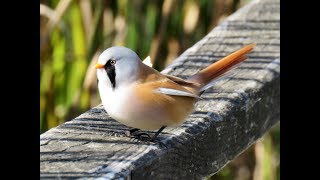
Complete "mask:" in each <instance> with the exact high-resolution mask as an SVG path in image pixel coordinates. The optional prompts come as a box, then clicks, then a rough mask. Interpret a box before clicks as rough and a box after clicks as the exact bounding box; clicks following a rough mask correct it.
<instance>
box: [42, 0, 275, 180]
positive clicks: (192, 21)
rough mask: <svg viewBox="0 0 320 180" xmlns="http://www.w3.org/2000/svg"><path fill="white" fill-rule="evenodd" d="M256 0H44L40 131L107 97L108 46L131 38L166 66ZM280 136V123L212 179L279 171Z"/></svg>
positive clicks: (267, 175) (142, 54)
mask: <svg viewBox="0 0 320 180" xmlns="http://www.w3.org/2000/svg"><path fill="white" fill-rule="evenodd" d="M248 1H249V0H175V1H173V0H158V1H146V0H141V1H140V0H74V1H72V0H40V134H41V133H43V132H45V131H46V130H48V129H50V128H52V127H55V126H57V125H59V124H61V123H63V122H65V121H67V120H71V119H72V118H74V117H76V116H78V115H79V114H81V113H83V112H84V111H86V110H88V109H89V108H91V107H94V106H96V105H98V104H99V103H100V102H101V101H100V98H99V94H98V91H97V87H96V86H97V84H96V74H95V69H94V68H93V66H94V64H95V62H96V61H97V58H98V55H99V54H100V53H101V52H102V51H103V50H104V49H106V48H108V47H110V46H114V45H123V46H127V47H129V48H131V49H132V50H134V51H135V52H137V54H138V55H139V56H140V58H141V59H144V58H145V57H147V56H150V57H151V60H152V64H153V67H154V68H156V69H158V70H162V69H163V68H164V67H166V66H167V65H168V64H170V63H171V62H172V60H174V59H175V58H176V57H178V56H179V55H180V54H181V53H182V52H184V51H185V50H186V49H187V48H189V47H191V46H192V45H193V44H195V43H196V42H197V41H199V40H200V39H201V38H203V37H204V36H205V35H206V34H207V33H208V32H209V31H211V30H212V28H213V27H215V26H216V25H217V24H218V23H219V22H220V21H221V20H223V19H224V18H225V17H227V16H228V15H230V14H231V13H233V12H234V11H235V10H237V9H238V8H239V7H241V6H242V5H244V4H246V3H248ZM279 139H280V137H279V128H274V129H273V131H272V132H271V135H270V134H269V135H266V136H265V138H264V139H263V140H262V141H260V142H259V143H257V144H256V145H255V146H252V147H251V148H250V149H249V150H247V151H245V152H244V153H243V155H241V156H239V157H238V158H236V160H234V161H233V162H231V163H230V164H229V165H228V166H226V167H225V168H224V170H222V171H220V172H219V173H218V174H217V175H215V176H212V177H211V179H246V178H243V177H249V179H254V176H256V177H263V178H262V179H263V180H264V179H279V174H280V168H279V166H276V168H275V165H274V164H276V165H278V164H277V163H279V162H278V161H279V156H280V155H279V151H280V147H279ZM259 148H260V149H259ZM258 151H261V152H260V153H256V154H255V152H258ZM257 154H262V157H258V156H257ZM275 157H276V158H275ZM239 159H240V160H239ZM241 159H242V160H241ZM274 159H276V162H274V161H275V160H274ZM258 161H259V163H256V162H258ZM237 163H238V165H237ZM239 163H240V164H239ZM241 163H242V164H241ZM244 167H246V168H247V169H246V168H244ZM241 168H242V170H241ZM257 168H260V169H259V170H256V169H257ZM241 172H242V173H241ZM245 172H247V174H248V172H249V175H247V176H246V175H245ZM237 173H238V174H237ZM239 173H240V175H239ZM259 173H260V174H259ZM241 174H242V175H241ZM239 177H240V178H239ZM241 177H242V178H241Z"/></svg>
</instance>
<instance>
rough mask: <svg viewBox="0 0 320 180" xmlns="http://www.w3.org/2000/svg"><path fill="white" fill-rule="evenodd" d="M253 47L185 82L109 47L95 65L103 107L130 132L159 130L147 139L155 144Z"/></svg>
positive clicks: (126, 50)
mask: <svg viewBox="0 0 320 180" xmlns="http://www.w3.org/2000/svg"><path fill="white" fill-rule="evenodd" d="M254 46H255V43H252V44H249V45H247V46H244V47H243V48H241V49H239V50H237V51H235V52H233V53H231V54H230V55H228V56H226V57H224V58H222V59H220V60H219V61H217V62H215V63H213V64H211V65H209V66H208V67H206V68H205V69H203V70H201V71H200V72H198V73H196V74H194V75H192V76H190V77H189V78H187V79H186V80H184V79H182V78H179V77H175V76H171V75H167V74H162V73H160V72H159V71H157V70H155V69H153V68H152V67H149V66H147V65H145V64H143V63H142V61H141V59H140V58H139V57H138V55H137V54H136V53H135V52H134V51H132V50H131V49H129V48H126V47H122V46H114V47H110V48H108V49H106V50H105V51H104V52H102V54H101V55H100V56H99V59H98V63H97V64H96V65H95V68H96V69H97V78H98V89H99V93H100V97H101V101H102V104H103V106H104V108H105V110H106V111H107V113H108V114H109V115H110V116H111V117H112V118H114V119H115V120H117V121H118V122H120V123H122V124H124V125H126V126H129V127H132V128H133V129H131V130H130V133H133V132H135V131H138V130H158V131H157V133H155V135H154V136H153V137H152V138H150V139H149V140H150V141H154V140H155V139H156V137H157V136H158V135H159V133H161V131H162V130H163V129H164V128H165V127H167V126H179V125H181V124H182V123H183V122H184V121H185V119H186V117H187V116H188V115H189V114H190V113H191V112H192V111H193V109H194V105H195V103H196V102H197V100H198V99H199V98H200V95H201V94H202V93H203V92H204V91H205V90H206V89H208V88H210V87H212V86H213V84H214V83H215V82H216V81H217V80H218V79H220V78H221V77H222V76H224V75H226V74H227V72H228V71H229V70H231V69H233V68H235V67H237V65H238V64H239V63H241V62H243V61H244V60H245V59H247V57H246V54H247V53H249V52H250V51H251V50H252V49H253V48H254ZM144 134H145V133H144Z"/></svg>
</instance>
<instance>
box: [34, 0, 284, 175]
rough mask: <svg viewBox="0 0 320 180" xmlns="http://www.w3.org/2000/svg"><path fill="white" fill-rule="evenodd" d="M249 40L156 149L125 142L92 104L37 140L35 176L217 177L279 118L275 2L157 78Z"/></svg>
mask: <svg viewBox="0 0 320 180" xmlns="http://www.w3.org/2000/svg"><path fill="white" fill-rule="evenodd" d="M252 42H256V43H257V46H256V48H255V49H254V51H253V52H252V53H250V54H249V59H248V60H246V61H245V62H244V63H243V64H242V65H241V66H240V67H239V68H238V69H236V70H234V71H235V75H233V76H232V77H230V78H227V79H224V80H221V81H219V82H218V83H217V84H216V86H214V87H213V88H211V89H209V90H208V91H206V92H205V93H204V94H203V95H202V98H203V99H202V100H200V101H199V102H198V103H197V104H196V108H195V111H194V113H193V114H191V115H190V116H189V117H188V119H187V121H186V122H185V123H184V124H183V125H181V126H180V127H170V128H166V129H165V130H164V133H163V134H161V135H160V136H159V139H160V140H161V142H162V143H163V144H165V146H163V145H161V144H153V143H146V142H135V141H132V140H131V139H129V138H127V137H124V136H123V134H124V131H125V130H128V128H127V127H126V126H124V125H122V124H119V123H118V122H116V121H115V120H113V119H111V118H109V117H108V115H107V113H106V112H105V110H104V109H103V107H102V105H99V106H97V107H95V108H93V109H91V110H89V111H88V112H85V113H84V114H81V115H80V116H79V117H77V118H75V119H73V120H71V121H69V122H67V123H64V124H62V125H60V126H58V127H56V128H53V129H51V130H49V131H47V132H46V133H44V134H42V135H40V176H41V179H49V178H62V179H63V178H85V179H95V178H101V179H119V178H123V179H130V178H132V179H141V178H144V179H146V178H147V179H182V178H187V179H201V178H203V177H205V176H208V175H210V174H213V173H216V172H217V171H219V170H220V169H221V168H222V167H224V166H225V165H226V164H227V163H228V162H229V161H230V160H232V159H234V158H235V157H236V156H237V155H239V154H240V153H241V152H242V151H244V150H245V149H247V148H248V147H249V146H250V145H251V144H253V143H254V142H255V141H256V140H257V139H259V138H260V137H261V136H262V135H263V134H265V133H266V132H267V131H268V130H269V129H270V128H271V127H272V126H273V125H274V124H275V123H276V122H278V121H279V119H280V117H279V114H280V107H279V105H280V3H279V0H254V1H252V2H251V3H250V4H248V5H246V6H245V7H243V8H241V9H240V10H238V11H237V12H236V13H234V14H233V15H231V16H230V17H228V18H227V19H226V21H224V22H223V23H222V24H220V25H219V26H218V27H216V28H214V29H213V30H212V31H211V32H210V33H209V34H208V35H207V36H205V37H204V38H203V39H202V40H201V41H199V42H198V43H197V44H195V45H194V46H192V47H191V48H190V49H188V50H187V51H186V52H184V53H183V54H182V55H181V56H180V57H179V58H178V59H177V60H176V61H174V63H173V64H172V65H171V66H169V67H168V68H166V69H165V70H164V71H163V72H164V73H168V74H171V75H176V76H179V77H183V78H185V77H188V76H190V75H192V74H194V73H196V72H197V71H199V70H200V69H202V68H203V67H205V66H207V65H209V64H211V63H212V62H214V61H216V60H218V59H219V58H221V57H223V56H225V55H227V54H229V53H231V52H233V51H235V50H237V49H238V48H241V47H242V46H244V45H246V44H249V43H252Z"/></svg>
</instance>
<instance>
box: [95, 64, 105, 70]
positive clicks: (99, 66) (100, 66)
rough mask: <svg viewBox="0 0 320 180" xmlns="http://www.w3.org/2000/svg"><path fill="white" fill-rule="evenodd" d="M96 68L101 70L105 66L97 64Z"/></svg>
mask: <svg viewBox="0 0 320 180" xmlns="http://www.w3.org/2000/svg"><path fill="white" fill-rule="evenodd" d="M94 67H95V68H96V69H100V68H103V67H104V65H102V64H96V65H95V66H94Z"/></svg>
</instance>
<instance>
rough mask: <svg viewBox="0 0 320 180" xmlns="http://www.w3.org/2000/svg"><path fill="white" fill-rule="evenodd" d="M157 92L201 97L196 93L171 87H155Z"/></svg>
mask: <svg viewBox="0 0 320 180" xmlns="http://www.w3.org/2000/svg"><path fill="white" fill-rule="evenodd" d="M155 92H157V93H162V94H166V95H172V96H185V97H194V98H199V99H200V97H199V96H198V95H196V94H193V93H190V92H187V91H183V90H177V89H171V88H164V87H163V88H157V89H155Z"/></svg>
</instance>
